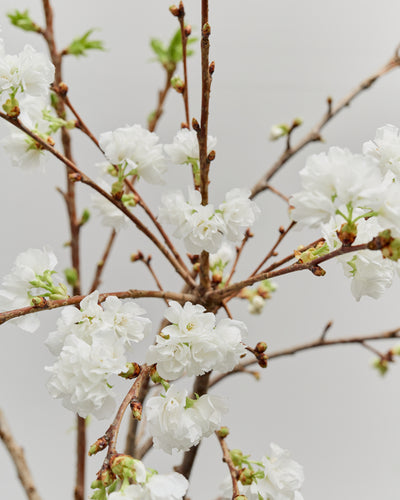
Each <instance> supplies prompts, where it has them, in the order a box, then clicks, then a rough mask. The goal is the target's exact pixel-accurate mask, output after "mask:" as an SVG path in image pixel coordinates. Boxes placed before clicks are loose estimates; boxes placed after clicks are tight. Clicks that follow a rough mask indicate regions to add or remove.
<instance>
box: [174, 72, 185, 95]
mask: <svg viewBox="0 0 400 500" xmlns="http://www.w3.org/2000/svg"><path fill="white" fill-rule="evenodd" d="M171 87H172V88H173V89H175V90H176V91H177V92H178V94H183V92H184V91H185V82H184V81H183V80H182V78H181V77H179V76H174V77H173V78H171Z"/></svg>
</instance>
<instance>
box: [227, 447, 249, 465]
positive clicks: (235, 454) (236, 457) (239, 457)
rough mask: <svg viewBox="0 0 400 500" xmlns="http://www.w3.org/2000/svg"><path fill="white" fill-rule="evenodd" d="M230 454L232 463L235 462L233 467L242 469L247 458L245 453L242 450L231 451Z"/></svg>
mask: <svg viewBox="0 0 400 500" xmlns="http://www.w3.org/2000/svg"><path fill="white" fill-rule="evenodd" d="M230 454H231V459H232V462H233V465H234V466H235V467H241V466H242V463H243V460H245V458H246V457H245V456H244V455H243V452H242V451H241V450H236V449H235V450H231V451H230Z"/></svg>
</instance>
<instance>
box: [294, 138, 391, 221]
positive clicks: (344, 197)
mask: <svg viewBox="0 0 400 500" xmlns="http://www.w3.org/2000/svg"><path fill="white" fill-rule="evenodd" d="M300 177H301V181H302V186H303V191H301V192H299V193H297V194H295V195H293V196H292V198H291V204H292V205H293V206H294V208H293V209H292V211H291V217H292V218H293V220H295V221H298V222H300V223H301V224H302V225H308V226H310V227H315V226H317V225H319V224H322V223H327V222H328V221H329V219H330V218H331V217H333V216H334V215H335V214H336V211H337V210H338V209H339V210H341V211H342V212H343V213H344V214H345V215H347V212H348V208H347V206H348V205H349V204H350V205H351V207H352V208H353V209H356V208H358V207H360V208H363V209H364V212H367V211H368V209H370V208H371V207H372V206H375V205H376V203H377V199H380V195H381V184H382V175H381V173H380V170H379V168H378V167H377V164H376V162H375V161H374V160H372V159H371V158H370V157H366V156H362V155H354V154H352V153H350V151H348V150H347V149H340V148H336V147H333V148H330V149H329V151H328V153H327V154H326V153H320V154H318V155H312V156H310V157H309V158H308V159H307V162H306V166H305V168H304V169H303V170H301V172H300Z"/></svg>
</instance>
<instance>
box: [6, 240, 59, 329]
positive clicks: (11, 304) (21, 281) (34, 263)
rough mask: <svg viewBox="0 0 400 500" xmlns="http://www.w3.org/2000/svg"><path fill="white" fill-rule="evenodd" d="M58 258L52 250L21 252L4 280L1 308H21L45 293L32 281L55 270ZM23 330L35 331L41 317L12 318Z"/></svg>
mask: <svg viewBox="0 0 400 500" xmlns="http://www.w3.org/2000/svg"><path fill="white" fill-rule="evenodd" d="M56 264H57V258H56V256H55V255H54V253H53V252H52V251H50V250H46V249H43V250H40V249H36V248H30V249H29V250H26V251H25V252H22V253H20V254H19V255H18V256H17V258H16V260H15V264H14V267H13V268H12V270H11V273H10V274H7V275H6V276H5V277H4V279H3V281H2V288H1V289H0V308H1V310H3V311H7V310H11V309H19V308H21V307H26V306H30V305H31V299H32V297H34V296H36V295H38V294H43V293H44V292H45V290H43V289H37V288H36V287H35V286H34V285H32V283H31V282H32V281H33V280H35V279H36V278H37V276H42V275H43V274H44V273H45V271H53V270H54V268H55V266H56ZM12 321H13V323H14V324H16V325H18V326H19V327H20V328H22V329H23V330H26V331H28V332H34V331H35V330H37V329H38V328H39V324H40V322H39V319H38V317H37V315H36V314H30V315H28V316H22V317H20V318H15V319H13V320H12Z"/></svg>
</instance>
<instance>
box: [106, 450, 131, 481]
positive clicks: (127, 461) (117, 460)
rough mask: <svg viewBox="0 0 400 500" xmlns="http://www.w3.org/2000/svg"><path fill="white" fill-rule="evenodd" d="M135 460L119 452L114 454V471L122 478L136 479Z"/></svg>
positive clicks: (111, 461) (112, 461) (111, 464)
mask: <svg viewBox="0 0 400 500" xmlns="http://www.w3.org/2000/svg"><path fill="white" fill-rule="evenodd" d="M135 462H136V460H135V459H134V458H133V457H131V456H129V455H123V454H122V453H118V454H116V455H113V456H112V458H111V460H110V467H111V470H112V472H113V473H114V474H115V475H116V476H118V477H119V478H120V479H122V480H123V479H125V478H129V479H135Z"/></svg>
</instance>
